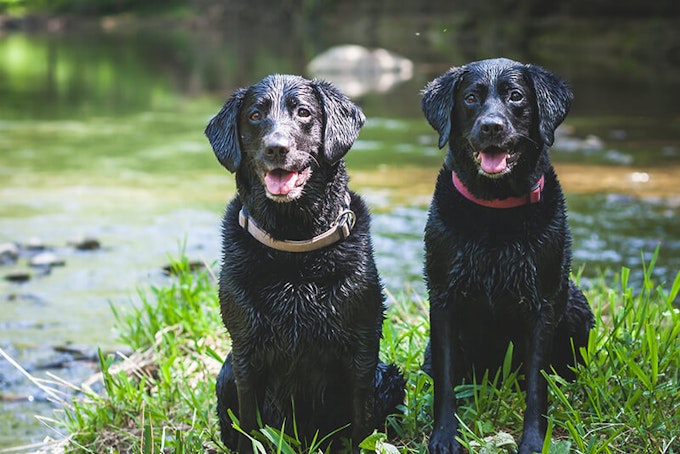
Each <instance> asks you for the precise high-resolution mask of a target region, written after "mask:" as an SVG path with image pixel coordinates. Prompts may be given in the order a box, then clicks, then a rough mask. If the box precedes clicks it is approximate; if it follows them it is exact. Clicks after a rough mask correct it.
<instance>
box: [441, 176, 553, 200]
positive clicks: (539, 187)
mask: <svg viewBox="0 0 680 454" xmlns="http://www.w3.org/2000/svg"><path fill="white" fill-rule="evenodd" d="M451 179H452V180H453V185H454V186H455V187H456V189H457V190H458V192H460V194H461V195H462V196H463V197H465V198H466V199H468V200H470V201H472V202H474V203H476V204H477V205H482V206H485V207H488V208H515V207H519V206H522V205H529V204H531V203H536V202H538V201H539V200H541V191H543V185H544V184H545V177H544V176H543V175H541V178H539V179H538V181H537V182H536V184H535V185H533V186H532V188H531V191H530V192H529V193H528V194H525V195H520V196H516V197H507V198H505V199H493V200H486V199H479V198H477V197H475V196H474V195H472V194H471V193H470V191H468V188H466V187H465V185H464V184H463V182H462V181H460V178H458V175H456V172H454V171H451Z"/></svg>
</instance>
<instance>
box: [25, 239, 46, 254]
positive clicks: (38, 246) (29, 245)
mask: <svg viewBox="0 0 680 454" xmlns="http://www.w3.org/2000/svg"><path fill="white" fill-rule="evenodd" d="M24 249H26V250H28V251H42V250H44V249H45V243H43V241H42V240H41V239H40V238H38V237H33V238H29V239H28V241H26V243H25V244H24Z"/></svg>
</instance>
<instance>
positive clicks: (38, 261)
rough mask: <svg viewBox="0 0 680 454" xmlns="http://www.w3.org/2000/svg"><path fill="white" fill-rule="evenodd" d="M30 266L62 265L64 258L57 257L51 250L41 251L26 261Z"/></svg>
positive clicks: (64, 263)
mask: <svg viewBox="0 0 680 454" xmlns="http://www.w3.org/2000/svg"><path fill="white" fill-rule="evenodd" d="M28 264H29V265H31V266H48V267H52V266H64V265H66V262H65V261H64V259H62V258H60V257H58V256H57V255H56V254H53V253H51V252H41V253H40V254H38V255H36V256H34V257H32V258H31V260H30V261H29V263H28Z"/></svg>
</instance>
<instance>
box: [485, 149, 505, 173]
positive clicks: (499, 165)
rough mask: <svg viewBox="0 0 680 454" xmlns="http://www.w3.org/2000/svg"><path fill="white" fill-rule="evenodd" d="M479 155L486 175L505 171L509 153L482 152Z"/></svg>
mask: <svg viewBox="0 0 680 454" xmlns="http://www.w3.org/2000/svg"><path fill="white" fill-rule="evenodd" d="M479 155H480V157H481V159H482V162H481V163H480V166H481V167H482V170H483V171H485V172H486V173H499V172H502V171H503V170H505V167H506V166H507V159H508V154H507V153H486V152H481V153H480V154H479Z"/></svg>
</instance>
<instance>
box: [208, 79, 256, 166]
mask: <svg viewBox="0 0 680 454" xmlns="http://www.w3.org/2000/svg"><path fill="white" fill-rule="evenodd" d="M245 95H246V89H245V88H240V89H238V90H236V91H235V92H234V94H233V95H232V96H231V98H229V100H228V101H227V102H226V103H225V104H224V106H222V109H221V110H220V111H219V112H218V113H217V115H215V116H214V117H213V118H212V119H211V120H210V122H209V123H208V126H206V128H205V135H206V137H208V140H209V141H210V145H212V148H213V151H214V152H215V156H217V159H218V160H219V161H220V164H222V165H223V166H224V167H226V168H227V170H229V171H230V172H232V173H234V172H236V171H237V170H238V168H239V165H240V164H241V146H240V145H239V138H238V114H239V111H240V110H241V104H242V103H243V98H244V97H245Z"/></svg>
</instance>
